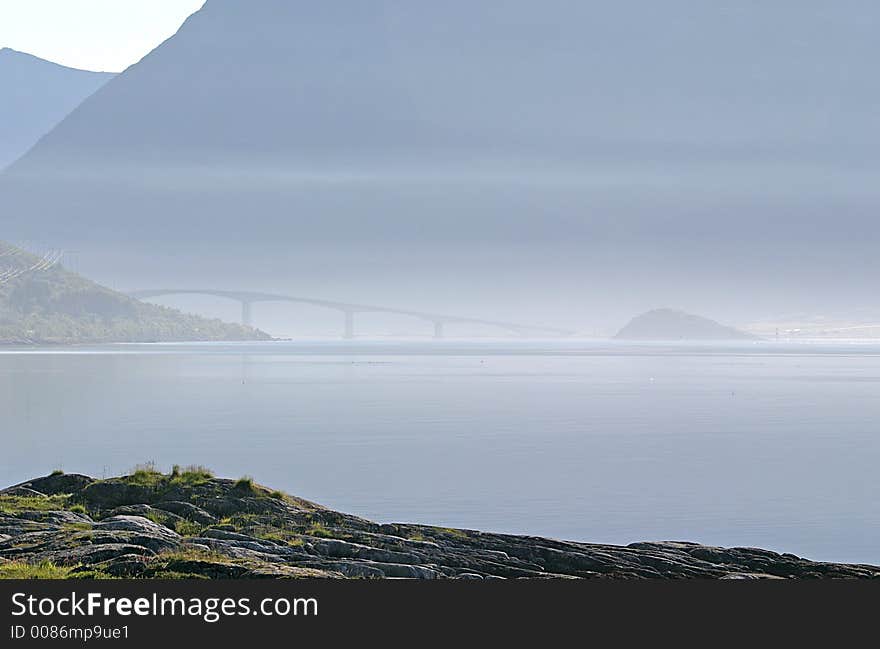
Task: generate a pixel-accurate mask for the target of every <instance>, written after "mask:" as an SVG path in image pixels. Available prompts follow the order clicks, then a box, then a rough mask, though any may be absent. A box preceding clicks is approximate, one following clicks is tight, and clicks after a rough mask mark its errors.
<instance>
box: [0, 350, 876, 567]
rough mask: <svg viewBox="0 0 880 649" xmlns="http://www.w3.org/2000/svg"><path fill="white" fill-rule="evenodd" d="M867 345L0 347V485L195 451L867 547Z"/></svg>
mask: <svg viewBox="0 0 880 649" xmlns="http://www.w3.org/2000/svg"><path fill="white" fill-rule="evenodd" d="M878 422H880V345H866V344H839V345H834V346H832V345H828V344H814V345H810V344H799V345H785V344H770V343H761V344H754V343H750V344H744V345H741V346H729V347H716V348H710V347H705V346H675V347H672V346H664V345H625V344H612V343H607V342H603V343H574V342H569V343H565V344H559V343H519V344H517V343H488V342H487V343H452V342H439V343H416V342H413V343H394V344H392V343H379V342H372V343H371V342H357V343H352V344H342V343H264V344H256V345H254V344H241V345H143V346H137V345H132V346H113V347H96V348H80V349H74V350H70V349H67V350H57V349H56V350H53V349H38V350H27V351H22V350H5V351H4V350H0V442H2V449H0V483H2V484H4V485H7V484H12V483H14V482H17V481H21V480H24V479H26V478H29V477H32V476H34V475H40V474H45V473H47V472H48V471H50V470H52V469H54V468H56V467H61V468H63V469H64V470H66V471H68V472H73V471H77V472H84V473H89V474H92V475H98V476H100V475H102V474H107V475H110V474H114V473H117V472H122V471H125V470H128V469H130V468H131V467H132V466H133V465H134V464H135V463H138V462H144V461H147V460H154V461H156V462H157V463H159V464H160V465H161V466H163V467H169V466H170V465H171V464H173V463H179V464H188V463H199V464H205V465H207V466H209V467H211V468H213V469H214V470H215V471H216V472H217V473H218V474H223V475H227V476H231V477H238V476H240V475H242V474H251V475H253V476H254V477H255V478H256V479H257V480H258V481H259V482H262V483H264V484H267V485H271V486H273V487H277V488H280V489H284V490H286V491H289V492H291V493H295V494H297V495H301V496H303V497H306V498H310V499H312V500H316V501H318V502H321V503H324V504H326V505H328V506H332V507H335V508H339V509H342V510H345V511H349V512H352V513H356V514H360V515H363V516H366V517H370V518H373V519H377V520H382V521H413V522H425V523H435V524H440V525H449V526H461V527H475V528H481V529H491V530H499V531H510V532H524V533H534V534H541V535H548V536H556V537H564V538H571V539H582V540H591V541H602V542H615V543H629V542H633V541H638V540H647V539H686V540H694V541H700V542H703V543H711V544H721V545H755V546H761V547H768V548H773V549H779V550H785V551H791V552H794V553H797V554H801V555H803V556H808V557H811V558H817V559H828V560H845V561H864V562H873V563H880V479H878V474H877V468H878V460H880V436H878Z"/></svg>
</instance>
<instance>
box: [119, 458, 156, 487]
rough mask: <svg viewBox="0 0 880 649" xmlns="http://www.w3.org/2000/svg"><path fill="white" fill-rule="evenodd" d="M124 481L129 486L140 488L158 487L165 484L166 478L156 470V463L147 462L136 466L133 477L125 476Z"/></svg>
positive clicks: (132, 473)
mask: <svg viewBox="0 0 880 649" xmlns="http://www.w3.org/2000/svg"><path fill="white" fill-rule="evenodd" d="M124 480H125V481H126V482H127V483H128V484H132V485H137V486H139V487H158V486H159V485H161V484H162V483H163V482H165V480H166V478H165V476H164V475H163V474H162V472H161V471H158V470H157V469H156V464H155V463H154V462H147V463H146V464H139V465H138V466H136V467H135V468H134V471H132V472H131V475H128V476H125V478H124Z"/></svg>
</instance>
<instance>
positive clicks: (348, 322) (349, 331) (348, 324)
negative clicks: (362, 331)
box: [342, 311, 354, 340]
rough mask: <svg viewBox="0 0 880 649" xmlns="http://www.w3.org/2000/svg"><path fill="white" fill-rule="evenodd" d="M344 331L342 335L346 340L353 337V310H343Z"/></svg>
mask: <svg viewBox="0 0 880 649" xmlns="http://www.w3.org/2000/svg"><path fill="white" fill-rule="evenodd" d="M344 313H345V332H344V333H343V334H342V337H343V338H345V339H346V340H351V339H352V338H354V311H345V312H344Z"/></svg>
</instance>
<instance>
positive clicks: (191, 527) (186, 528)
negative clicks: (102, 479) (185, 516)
mask: <svg viewBox="0 0 880 649" xmlns="http://www.w3.org/2000/svg"><path fill="white" fill-rule="evenodd" d="M203 529H204V526H202V525H199V524H198V523H194V522H192V521H185V520H184V521H177V523H175V524H174V531H175V532H177V533H178V534H180V535H181V536H198V535H199V534H201V533H202V530H203Z"/></svg>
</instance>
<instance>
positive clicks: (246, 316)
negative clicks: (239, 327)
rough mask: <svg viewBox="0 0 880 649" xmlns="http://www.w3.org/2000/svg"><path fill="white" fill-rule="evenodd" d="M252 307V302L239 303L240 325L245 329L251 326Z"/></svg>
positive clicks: (243, 301)
mask: <svg viewBox="0 0 880 649" xmlns="http://www.w3.org/2000/svg"><path fill="white" fill-rule="evenodd" d="M252 306H253V302H249V301H247V300H242V301H241V324H243V325H244V326H245V327H250V326H252V324H251V323H252V322H253V318H252V317H251V307H252Z"/></svg>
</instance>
